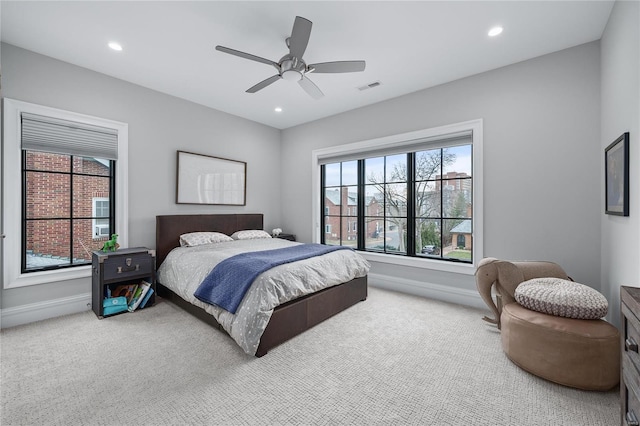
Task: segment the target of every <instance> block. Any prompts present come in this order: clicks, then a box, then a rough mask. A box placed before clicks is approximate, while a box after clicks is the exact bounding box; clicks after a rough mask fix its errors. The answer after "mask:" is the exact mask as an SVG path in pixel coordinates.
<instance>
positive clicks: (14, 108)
mask: <svg viewBox="0 0 640 426" xmlns="http://www.w3.org/2000/svg"><path fill="white" fill-rule="evenodd" d="M4 112H5V115H4V142H5V144H4V146H5V155H4V158H3V180H4V181H5V182H8V181H15V182H20V183H21V184H20V185H14V186H5V191H4V196H5V203H4V206H5V207H4V211H3V218H4V230H5V234H6V238H5V250H3V256H4V287H5V288H13V287H20V286H25V285H32V284H42V283H49V282H56V281H65V280H69V279H76V278H82V277H89V276H90V275H91V273H90V266H89V265H90V263H91V252H92V251H93V250H96V249H99V248H101V247H102V244H103V241H105V240H107V239H108V237H109V235H110V233H112V232H113V231H115V229H116V227H117V230H118V234H119V242H120V244H121V245H125V246H126V244H127V218H126V211H127V206H126V199H127V172H126V170H127V154H126V153H127V125H126V124H124V123H118V122H114V121H110V120H104V119H100V118H97V117H90V116H86V115H82V114H77V113H73V112H69V111H63V110H58V109H55V108H49V107H44V106H40V105H35V104H29V103H26V102H20V101H15V100H11V99H6V98H5V99H4ZM116 166H117V167H116ZM9 206H22V208H20V209H15V208H9Z"/></svg>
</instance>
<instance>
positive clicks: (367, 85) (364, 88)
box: [358, 81, 382, 91]
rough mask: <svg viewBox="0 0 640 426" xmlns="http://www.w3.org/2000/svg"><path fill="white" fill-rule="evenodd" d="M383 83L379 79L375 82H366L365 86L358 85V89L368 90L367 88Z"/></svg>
mask: <svg viewBox="0 0 640 426" xmlns="http://www.w3.org/2000/svg"><path fill="white" fill-rule="evenodd" d="M381 84H382V83H380V82H379V81H374V82H373V83H369V84H365V85H364V86H360V87H358V90H360V91H362V90H367V89H373V88H374V87H378V86H380V85H381Z"/></svg>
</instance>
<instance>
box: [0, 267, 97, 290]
mask: <svg viewBox="0 0 640 426" xmlns="http://www.w3.org/2000/svg"><path fill="white" fill-rule="evenodd" d="M89 277H91V265H86V266H77V267H75V268H65V269H57V270H53V271H40V272H30V273H28V274H20V275H18V276H17V277H16V278H15V279H14V280H12V281H11V282H6V283H5V285H4V288H5V289H8V288H18V287H26V286H29V285H37V284H48V283H52V282H57V281H68V280H75V279H81V278H89Z"/></svg>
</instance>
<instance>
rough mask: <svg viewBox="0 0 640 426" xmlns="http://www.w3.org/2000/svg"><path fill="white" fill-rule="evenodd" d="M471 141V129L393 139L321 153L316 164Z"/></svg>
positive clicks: (462, 143)
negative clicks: (392, 140)
mask: <svg viewBox="0 0 640 426" xmlns="http://www.w3.org/2000/svg"><path fill="white" fill-rule="evenodd" d="M472 143H473V133H472V131H470V130H468V131H462V132H456V133H451V134H445V135H437V136H432V137H427V138H418V139H409V140H405V141H394V142H393V143H387V144H381V145H379V146H375V147H370V148H366V149H362V148H358V149H355V150H353V151H351V152H349V151H346V150H345V151H346V152H341V153H337V154H333V155H323V156H322V157H320V158H319V159H318V164H329V163H336V162H344V161H353V160H361V159H365V158H372V157H383V156H385V155H395V154H406V153H407V152H417V151H423V150H427V149H431V148H447V147H451V146H457V145H467V144H472Z"/></svg>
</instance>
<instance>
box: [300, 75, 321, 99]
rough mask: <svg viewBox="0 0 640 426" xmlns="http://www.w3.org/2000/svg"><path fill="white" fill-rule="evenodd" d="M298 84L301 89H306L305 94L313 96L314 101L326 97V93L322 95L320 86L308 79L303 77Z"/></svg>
mask: <svg viewBox="0 0 640 426" xmlns="http://www.w3.org/2000/svg"><path fill="white" fill-rule="evenodd" d="M298 84H299V85H300V87H302V88H303V89H304V91H305V92H307V93H308V94H309V96H311V97H312V98H313V99H320V98H321V97H323V96H324V93H322V90H320V89H319V88H318V86H316V85H315V83H314V82H313V81H311V80H309V79H308V78H307V77H305V76H302V78H301V79H300V80H299V81H298Z"/></svg>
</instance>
